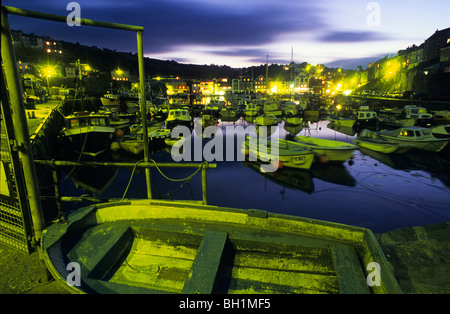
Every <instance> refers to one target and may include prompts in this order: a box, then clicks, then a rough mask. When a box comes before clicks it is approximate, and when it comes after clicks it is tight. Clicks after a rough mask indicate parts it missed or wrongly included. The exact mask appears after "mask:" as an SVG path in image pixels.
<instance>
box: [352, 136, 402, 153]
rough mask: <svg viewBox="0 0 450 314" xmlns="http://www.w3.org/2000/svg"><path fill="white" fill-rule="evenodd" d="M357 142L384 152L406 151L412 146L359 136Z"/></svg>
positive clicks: (359, 144) (361, 145)
mask: <svg viewBox="0 0 450 314" xmlns="http://www.w3.org/2000/svg"><path fill="white" fill-rule="evenodd" d="M355 144H356V145H358V146H360V147H363V148H367V149H370V150H373V151H376V152H379V153H384V154H390V153H405V152H407V151H408V150H409V149H410V148H407V147H404V148H400V146H399V145H398V144H393V143H387V142H381V141H374V140H371V139H365V138H357V139H355Z"/></svg>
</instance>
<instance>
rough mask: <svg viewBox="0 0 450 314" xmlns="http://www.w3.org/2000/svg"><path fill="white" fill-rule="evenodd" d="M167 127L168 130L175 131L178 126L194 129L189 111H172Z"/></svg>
mask: <svg viewBox="0 0 450 314" xmlns="http://www.w3.org/2000/svg"><path fill="white" fill-rule="evenodd" d="M165 125H166V127H167V128H168V129H173V128H174V127H176V126H177V125H184V126H187V127H189V128H190V127H192V118H191V116H190V115H189V111H188V109H185V108H181V109H170V110H169V116H168V117H167V119H166V122H165Z"/></svg>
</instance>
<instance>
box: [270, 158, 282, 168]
mask: <svg viewBox="0 0 450 314" xmlns="http://www.w3.org/2000/svg"><path fill="white" fill-rule="evenodd" d="M272 167H273V168H275V169H282V168H283V167H284V165H283V163H282V162H281V161H280V160H274V161H272Z"/></svg>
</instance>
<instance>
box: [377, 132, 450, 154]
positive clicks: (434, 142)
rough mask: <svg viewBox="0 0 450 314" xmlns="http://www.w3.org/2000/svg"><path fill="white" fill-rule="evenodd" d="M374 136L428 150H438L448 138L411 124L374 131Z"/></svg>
mask: <svg viewBox="0 0 450 314" xmlns="http://www.w3.org/2000/svg"><path fill="white" fill-rule="evenodd" d="M374 134H375V136H376V137H380V138H382V139H385V140H387V141H389V142H391V143H394V144H395V143H400V144H410V145H412V146H413V148H414V149H419V150H425V151H430V152H435V153H437V152H440V151H441V150H442V149H443V148H444V147H445V146H446V145H447V143H448V141H449V139H444V138H442V139H441V138H436V137H435V136H434V135H433V133H432V132H431V130H430V129H428V128H424V127H419V126H411V127H403V128H399V129H396V130H392V131H383V132H374Z"/></svg>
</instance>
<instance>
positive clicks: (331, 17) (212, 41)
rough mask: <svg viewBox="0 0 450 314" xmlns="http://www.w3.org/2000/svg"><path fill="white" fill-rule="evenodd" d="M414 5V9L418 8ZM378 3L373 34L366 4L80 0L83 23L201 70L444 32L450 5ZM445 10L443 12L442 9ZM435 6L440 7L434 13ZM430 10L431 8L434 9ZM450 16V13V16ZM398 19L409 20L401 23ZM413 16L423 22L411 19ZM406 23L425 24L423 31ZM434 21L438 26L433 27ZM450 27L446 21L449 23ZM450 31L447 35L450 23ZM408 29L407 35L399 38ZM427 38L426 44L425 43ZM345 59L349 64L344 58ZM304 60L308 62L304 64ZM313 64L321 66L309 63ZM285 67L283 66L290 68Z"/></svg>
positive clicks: (102, 41)
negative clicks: (140, 41)
mask: <svg viewBox="0 0 450 314" xmlns="http://www.w3.org/2000/svg"><path fill="white" fill-rule="evenodd" d="M411 1H412V2H414V5H412V4H411ZM411 1H406V0H398V1H395V2H393V1H385V0H379V1H378V2H379V3H380V7H381V8H382V11H381V13H382V14H383V15H382V16H381V21H382V25H381V27H375V28H374V27H368V25H367V22H366V20H367V14H369V13H370V12H368V11H367V8H366V7H367V4H368V3H369V2H370V1H368V0H367V1H364V0H342V1H332V0H323V1H320V2H319V1H315V2H312V1H306V0H278V1H273V0H227V1H218V0H127V1H123V0H79V1H77V2H78V3H80V6H81V17H82V18H87V19H93V20H100V21H108V22H116V23H123V24H132V25H141V26H144V28H145V31H144V52H145V54H146V56H149V57H152V58H158V59H166V60H170V59H172V60H177V61H184V62H189V63H199V64H210V63H215V64H227V65H230V66H249V65H250V64H252V63H253V64H254V63H255V62H256V65H258V64H260V63H264V62H265V57H266V55H267V54H269V55H270V56H271V57H270V62H276V63H287V62H289V61H290V47H292V46H293V47H295V52H296V53H297V55H298V56H299V57H297V58H296V60H295V61H300V62H302V61H307V62H314V63H325V62H330V61H333V60H339V59H347V58H351V57H354V58H363V57H367V56H371V55H379V54H387V53H395V52H396V51H397V50H399V49H403V48H405V47H406V46H407V45H411V44H414V43H415V44H420V43H421V42H420V41H419V40H422V41H423V40H424V39H425V38H426V37H428V36H430V35H431V34H432V33H433V32H434V30H435V29H436V28H441V29H442V28H443V27H442V25H443V23H445V22H442V21H444V19H445V16H444V15H445V14H443V13H441V11H442V12H443V11H445V9H444V8H442V3H443V2H445V5H444V6H447V7H448V9H449V10H450V6H449V5H448V3H450V1H438V0H428V2H427V4H422V2H420V3H418V2H417V1H415V0H414V1H413V0H411ZM68 2H69V1H68V0H64V1H63V0H40V1H35V0H4V1H3V3H4V4H5V5H11V6H16V7H20V8H25V9H30V10H36V11H42V12H48V13H53V14H59V15H67V14H68V13H69V12H68V11H66V5H67V3H68ZM438 2H439V4H441V6H440V7H441V10H438V11H436V10H437V7H436V6H435V4H436V3H438ZM433 4H434V5H433ZM428 7H429V8H428ZM428 11H433V12H434V11H436V12H437V13H435V14H433V15H431V13H429V12H428ZM447 11H448V10H447ZM392 12H394V13H395V12H402V14H401V15H399V16H396V14H393V13H392ZM412 13H414V14H416V15H412ZM406 16H416V17H417V18H419V17H421V18H423V17H425V18H427V19H430V22H434V23H432V24H431V26H430V27H428V28H427V29H424V27H421V25H422V26H423V23H422V24H418V23H417V22H415V21H410V20H409V19H408V18H407V17H406ZM10 19H11V27H12V28H15V29H21V30H22V31H24V32H34V33H35V34H38V35H49V36H51V37H53V38H55V39H61V40H66V41H72V42H80V43H82V44H86V45H92V46H93V45H96V46H98V47H107V48H110V49H117V50H119V51H125V52H128V51H131V52H135V51H136V38H135V36H134V35H132V34H130V33H129V32H124V31H115V30H105V29H96V28H92V27H86V26H82V27H80V28H76V27H72V28H70V27H68V26H67V25H64V24H61V25H55V24H57V23H55V22H46V21H38V20H35V19H26V18H21V17H11V18H10ZM431 19H433V20H432V21H431ZM445 21H446V19H445ZM445 27H448V22H447V25H446V26H445ZM408 28H409V29H408ZM397 29H401V32H400V31H396V30H397ZM421 37H423V38H421ZM344 56H345V58H344ZM298 58H301V60H298ZM310 59H314V60H310ZM283 60H284V62H283Z"/></svg>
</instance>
